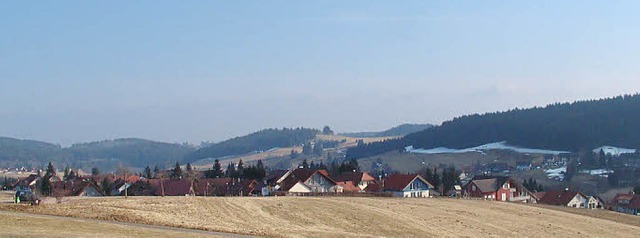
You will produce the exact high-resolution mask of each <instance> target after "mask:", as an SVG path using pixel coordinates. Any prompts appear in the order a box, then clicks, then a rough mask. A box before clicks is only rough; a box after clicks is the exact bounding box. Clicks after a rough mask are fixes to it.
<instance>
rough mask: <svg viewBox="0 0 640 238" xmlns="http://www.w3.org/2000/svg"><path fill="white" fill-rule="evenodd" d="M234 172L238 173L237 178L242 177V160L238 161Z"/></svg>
mask: <svg viewBox="0 0 640 238" xmlns="http://www.w3.org/2000/svg"><path fill="white" fill-rule="evenodd" d="M236 173H237V174H238V175H237V176H236V177H237V178H241V179H243V178H244V163H243V162H242V160H240V161H238V168H237V169H236Z"/></svg>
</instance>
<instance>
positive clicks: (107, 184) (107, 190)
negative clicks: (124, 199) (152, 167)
mask: <svg viewBox="0 0 640 238" xmlns="http://www.w3.org/2000/svg"><path fill="white" fill-rule="evenodd" d="M147 167H148V166H147ZM101 187H102V193H104V195H106V196H111V190H113V183H112V182H111V179H109V176H106V177H104V179H102V183H101Z"/></svg>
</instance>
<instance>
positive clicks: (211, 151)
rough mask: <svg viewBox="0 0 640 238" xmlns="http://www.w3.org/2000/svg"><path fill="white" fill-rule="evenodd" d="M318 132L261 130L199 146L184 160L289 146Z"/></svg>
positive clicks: (308, 138) (306, 139)
mask: <svg viewBox="0 0 640 238" xmlns="http://www.w3.org/2000/svg"><path fill="white" fill-rule="evenodd" d="M318 133H320V131H319V130H316V129H308V128H295V129H289V128H283V129H266V130H261V131H258V132H254V133H252V134H249V135H246V136H242V137H236V138H233V139H230V140H226V141H223V142H220V143H216V144H212V145H210V146H206V147H203V148H200V149H198V150H197V151H195V152H193V153H191V154H189V155H187V156H186V157H185V159H184V162H185V163H186V162H194V161H197V160H200V159H206V158H220V157H225V156H233V155H242V154H247V153H251V152H256V151H265V150H269V149H272V148H276V147H291V146H295V145H300V144H303V143H305V142H307V141H309V140H312V139H313V138H315V136H316V135H317V134H318Z"/></svg>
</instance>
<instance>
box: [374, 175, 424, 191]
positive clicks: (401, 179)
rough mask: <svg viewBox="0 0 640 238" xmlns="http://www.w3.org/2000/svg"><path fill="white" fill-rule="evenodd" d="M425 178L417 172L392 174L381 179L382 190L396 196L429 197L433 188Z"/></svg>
mask: <svg viewBox="0 0 640 238" xmlns="http://www.w3.org/2000/svg"><path fill="white" fill-rule="evenodd" d="M433 188H434V187H433V185H431V184H430V183H429V182H427V180H425V179H424V178H422V176H420V175H417V174H392V175H391V176H389V177H387V178H385V179H384V180H383V185H382V190H383V191H384V192H390V193H392V194H393V195H394V196H396V197H429V195H430V194H429V192H430V191H431V190H432V189H433Z"/></svg>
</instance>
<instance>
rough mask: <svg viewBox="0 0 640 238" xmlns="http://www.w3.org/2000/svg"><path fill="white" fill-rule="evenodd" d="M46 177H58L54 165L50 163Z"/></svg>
mask: <svg viewBox="0 0 640 238" xmlns="http://www.w3.org/2000/svg"><path fill="white" fill-rule="evenodd" d="M45 176H48V177H54V176H56V168H55V167H53V164H51V162H49V165H47V172H46V173H45Z"/></svg>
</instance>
